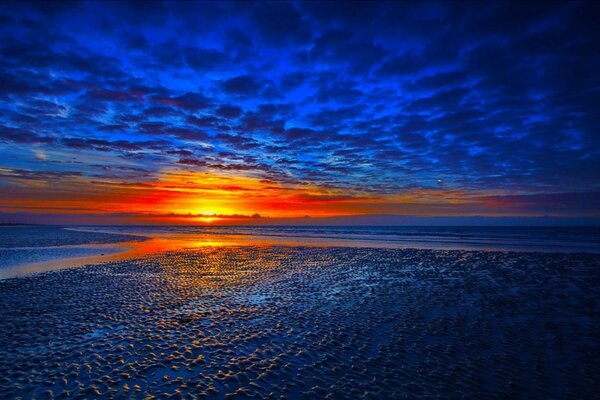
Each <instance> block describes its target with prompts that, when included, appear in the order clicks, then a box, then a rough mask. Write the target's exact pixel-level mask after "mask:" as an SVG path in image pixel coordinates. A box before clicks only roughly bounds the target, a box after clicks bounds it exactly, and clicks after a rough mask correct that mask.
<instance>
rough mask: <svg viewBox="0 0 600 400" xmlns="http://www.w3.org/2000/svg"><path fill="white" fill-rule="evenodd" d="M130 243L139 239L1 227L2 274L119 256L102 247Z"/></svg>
mask: <svg viewBox="0 0 600 400" xmlns="http://www.w3.org/2000/svg"><path fill="white" fill-rule="evenodd" d="M131 240H140V238H139V237H135V236H129V235H123V234H114V233H102V232H83V231H74V230H69V229H65V228H63V227H58V226H28V225H23V226H2V227H0V271H1V270H5V269H8V268H13V267H15V266H19V265H25V264H30V263H38V262H46V261H52V260H61V259H65V258H75V257H88V256H94V255H102V254H110V253H116V252H117V251H119V248H118V247H109V246H103V245H108V244H115V243H121V242H125V241H131ZM1 276H2V274H1V273H0V277H1Z"/></svg>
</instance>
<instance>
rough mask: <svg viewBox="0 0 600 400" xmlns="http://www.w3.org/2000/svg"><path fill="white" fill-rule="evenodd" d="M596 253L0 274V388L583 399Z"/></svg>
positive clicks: (207, 263) (595, 366) (387, 256)
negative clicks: (16, 275)
mask: <svg viewBox="0 0 600 400" xmlns="http://www.w3.org/2000/svg"><path fill="white" fill-rule="evenodd" d="M599 260H600V259H599V258H598V256H594V255H572V254H571V255H535V254H517V253H509V254H502V253H483V252H466V251H429V250H383V249H377V250H370V249H349V248H339V249H319V248H283V247H270V248H269V247H267V248H253V247H240V248H236V247H232V248H203V249H200V250H194V251H186V252H177V253H169V254H167V255H159V256H150V257H147V258H144V259H139V260H134V261H130V262H119V263H112V264H103V265H99V266H92V267H86V268H82V269H77V270H68V271H61V272H53V273H47V274H42V275H38V276H33V277H27V278H19V279H12V280H7V281H3V282H0V293H1V296H0V309H1V310H2V313H1V316H0V360H2V362H0V397H1V398H13V397H15V396H23V397H24V398H31V397H38V398H52V397H53V396H54V397H56V398H63V397H70V398H90V397H94V396H95V395H102V396H105V397H114V398H123V397H136V398H201V397H209V398H229V397H234V396H236V397H237V396H239V397H242V396H250V397H254V398H282V397H283V398H289V399H293V398H316V397H317V396H318V397H327V396H329V397H330V398H348V399H356V398H374V399H375V398H377V399H379V398H435V397H436V396H440V397H441V398H460V397H464V398H539V399H547V398H573V399H583V398H592V397H594V396H597V394H598V393H600V363H599V362H598V360H599V359H600V350H599V336H598V332H600V330H599V328H600V323H599V319H600V318H599V317H600V310H599V307H600V294H599V291H598V288H599V287H600V261H599Z"/></svg>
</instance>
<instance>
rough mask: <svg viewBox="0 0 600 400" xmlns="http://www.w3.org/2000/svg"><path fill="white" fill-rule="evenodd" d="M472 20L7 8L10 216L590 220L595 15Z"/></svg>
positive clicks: (256, 10) (428, 7)
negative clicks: (591, 28) (588, 29)
mask: <svg viewBox="0 0 600 400" xmlns="http://www.w3.org/2000/svg"><path fill="white" fill-rule="evenodd" d="M330 7H331V9H330ZM461 7H464V5H458V4H457V5H454V6H449V5H445V4H443V3H441V4H428V3H424V4H422V5H419V6H417V5H416V4H415V5H413V4H410V5H404V6H402V5H401V4H394V3H390V4H387V3H386V4H385V7H384V6H383V5H382V6H381V7H368V6H365V7H362V6H361V7H358V5H356V4H354V5H352V7H350V6H348V7H342V8H343V9H348V10H355V9H360V10H362V11H357V12H358V14H356V15H361V18H360V24H359V25H360V29H356V21H355V16H354V14H353V12H354V11H352V12H351V11H348V12H349V14H347V15H346V14H344V13H339V10H338V9H337V8H336V6H335V5H334V4H331V5H320V6H318V7H317V6H315V4H313V3H311V2H307V3H268V4H263V5H261V4H258V3H257V4H251V3H249V4H248V6H247V7H242V6H239V4H236V3H235V2H233V3H227V2H215V3H191V2H190V3H169V2H167V3H152V5H151V6H148V8H147V10H146V11H144V12H141V11H140V9H139V8H135V7H134V6H127V5H124V4H121V3H114V2H108V3H73V4H70V5H65V6H64V7H57V8H52V7H49V8H45V7H43V6H41V3H40V4H39V5H37V4H36V3H31V4H28V3H22V4H14V5H12V6H11V7H5V8H4V9H3V10H2V18H3V19H2V21H3V24H2V28H0V30H1V31H2V35H3V37H4V38H5V40H3V42H2V43H3V44H2V46H1V48H0V53H1V56H2V57H1V60H2V61H1V63H0V68H1V70H0V82H2V87H3V88H2V93H1V95H0V107H1V109H2V113H1V115H0V160H1V161H0V198H1V199H0V222H51V223H62V222H65V223H89V222H94V223H111V224H114V223H144V224H146V223H158V224H168V223H175V224H187V223H190V224H211V225H215V224H217V225H219V224H234V223H252V224H253V223H269V222H272V221H274V220H282V219H301V218H305V217H312V218H327V217H335V216H361V215H362V216H364V215H375V214H377V215H382V214H385V215H388V214H391V215H408V216H454V217H468V216H478V215H480V216H489V217H494V216H495V217H498V216H500V217H502V216H516V217H544V216H547V215H549V216H553V217H572V218H590V217H599V216H600V211H599V210H600V203H599V200H598V199H599V198H600V196H599V195H598V193H599V190H600V183H599V180H598V174H597V172H596V171H598V170H599V169H600V153H599V152H598V148H600V147H599V143H598V137H599V136H598V134H597V132H598V129H599V128H600V127H599V126H598V119H597V118H596V114H597V110H596V107H594V105H595V104H597V103H598V90H597V85H596V84H595V81H596V80H597V78H596V75H597V74H596V71H597V67H598V63H597V56H593V54H595V53H594V52H593V50H595V47H596V46H595V42H594V40H593V39H592V37H591V36H590V35H585V34H583V32H584V30H582V28H580V27H581V26H586V25H585V24H586V23H588V22H586V21H588V20H587V19H586V18H587V17H586V15H587V14H586V13H585V12H583V11H582V6H581V5H578V4H575V3H573V4H571V3H569V4H567V3H560V4H556V5H555V6H553V7H538V8H535V7H534V9H532V10H530V11H531V12H526V11H523V10H521V8H520V7H514V8H510V7H508V6H506V7H507V9H506V10H504V7H505V6H503V5H500V4H493V5H489V6H486V7H483V6H482V10H481V12H474V9H475V8H476V7H475V8H469V7H465V9H464V10H463V11H464V12H463V11H460V10H462V8H461ZM328 10H329V11H328ZM502 10H504V11H502ZM519 10H521V11H519ZM521 12H523V13H524V14H523V15H521V14H520V13H521ZM363 13H364V18H363V17H362V15H363ZM495 13H498V14H499V15H503V17H502V18H501V19H502V21H501V22H500V23H497V24H491V25H488V24H487V23H486V22H482V21H486V20H485V18H486V15H488V14H490V15H492V14H495ZM513 13H515V15H513ZM191 16H194V17H193V19H192V20H190V19H189V18H191ZM589 23H591V22H589ZM481 26H488V28H486V29H480V27H481ZM476 27H479V28H476ZM448 32H452V35H449V34H448ZM474 32H477V34H474ZM546 37H551V38H552V40H551V42H552V45H546V44H544V43H545V42H544V41H543V40H541V39H540V38H546ZM574 93H577V95H574ZM290 221H291V220H290Z"/></svg>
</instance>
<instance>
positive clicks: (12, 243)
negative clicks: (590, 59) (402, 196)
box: [0, 225, 600, 278]
mask: <svg viewBox="0 0 600 400" xmlns="http://www.w3.org/2000/svg"><path fill="white" fill-rule="evenodd" d="M159 239H160V240H162V242H161V243H162V246H159V247H158V248H160V249H166V250H176V249H177V248H178V247H181V246H183V247H197V246H198V245H211V244H214V245H284V246H286V245H287V246H304V245H306V246H332V247H338V246H340V247H384V248H418V249H443V250H482V251H512V252H546V253H547V252H550V253H553V252H557V253H564V252H573V253H600V228H599V227H507V226H501V227H493V226H471V227H469V226H376V227H375V226H300V227H299V226H162V225H161V226H41V225H22V226H2V227H0V271H1V270H3V269H6V268H10V269H14V268H16V267H19V266H20V265H29V264H32V263H34V264H35V263H44V262H48V261H57V260H61V259H72V258H81V257H91V256H100V255H102V256H105V255H110V254H116V253H119V252H122V251H124V247H123V246H122V245H121V244H123V243H128V244H129V245H130V246H131V244H132V243H133V244H135V243H138V242H144V241H147V240H159ZM175 239H176V240H175ZM165 242H166V243H170V246H166V247H165V246H164V243H165ZM191 243H193V244H194V245H193V246H190V244H191ZM155 247H156V246H155ZM147 248H149V247H148V246H147ZM136 254H138V255H139V254H140V252H138V253H136ZM1 275H2V274H1V272H0V278H1V277H2V276H1Z"/></svg>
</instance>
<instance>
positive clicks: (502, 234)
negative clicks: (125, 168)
mask: <svg viewBox="0 0 600 400" xmlns="http://www.w3.org/2000/svg"><path fill="white" fill-rule="evenodd" d="M74 229H77V230H82V231H87V232H98V233H99V232H103V233H112V234H128V235H142V236H149V237H154V236H168V235H175V234H176V235H185V236H189V237H191V238H193V237H194V236H197V237H207V236H214V237H228V236H237V237H244V236H248V237H256V238H269V239H271V240H272V241H273V242H274V243H277V242H278V240H281V242H282V243H283V244H285V243H286V241H285V239H295V240H294V241H293V243H299V244H303V241H306V243H307V244H319V243H321V244H323V245H328V244H331V243H333V244H347V245H350V246H352V244H353V243H354V244H357V245H360V247H369V245H370V244H371V245H373V246H376V247H389V248H425V249H445V250H500V251H527V252H529V251H533V252H537V251H543V252H584V253H600V227H482V226H459V227H456V226H454V227H453V226H434V227H424V226H378V227H372V226H371V227H368V226H367V227H364V226H335V227H332V226H301V227H298V226H208V227H197V226H116V227H106V226H87V227H78V228H74Z"/></svg>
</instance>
